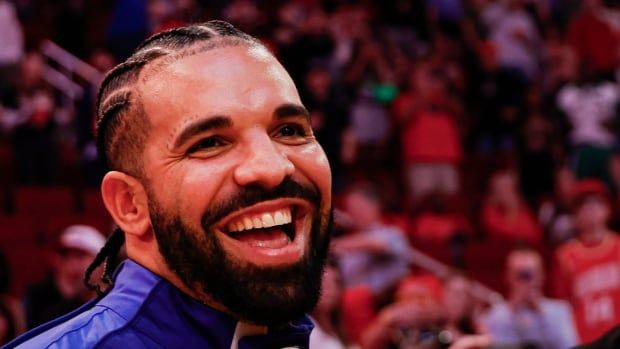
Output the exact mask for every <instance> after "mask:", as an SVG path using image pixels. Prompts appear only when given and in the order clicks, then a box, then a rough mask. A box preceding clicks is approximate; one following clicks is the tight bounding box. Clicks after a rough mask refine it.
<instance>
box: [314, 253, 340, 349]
mask: <svg viewBox="0 0 620 349" xmlns="http://www.w3.org/2000/svg"><path fill="white" fill-rule="evenodd" d="M341 295H342V279H341V276H340V272H339V270H338V266H337V265H336V263H329V261H328V263H327V265H326V266H325V271H324V272H323V283H322V288H321V298H320V299H319V302H318V303H317V305H316V307H315V308H314V311H313V312H312V314H311V316H312V320H313V322H314V325H315V327H314V330H312V334H311V335H310V347H312V348H321V349H344V348H345V345H344V343H343V340H342V329H341V327H340V326H341V325H340V301H341Z"/></svg>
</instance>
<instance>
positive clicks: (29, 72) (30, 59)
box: [20, 53, 44, 86]
mask: <svg viewBox="0 0 620 349" xmlns="http://www.w3.org/2000/svg"><path fill="white" fill-rule="evenodd" d="M43 68H44V63H43V58H42V57H41V55H40V54H38V53H30V54H28V55H26V56H25V57H24V59H23V60H22V62H21V66H20V81H22V83H23V85H24V86H32V85H35V84H37V83H38V82H40V81H41V79H42V78H43Z"/></svg>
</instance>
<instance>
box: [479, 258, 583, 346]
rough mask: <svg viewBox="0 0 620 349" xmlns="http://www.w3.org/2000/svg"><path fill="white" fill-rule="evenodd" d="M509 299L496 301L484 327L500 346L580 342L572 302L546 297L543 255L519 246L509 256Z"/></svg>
mask: <svg viewBox="0 0 620 349" xmlns="http://www.w3.org/2000/svg"><path fill="white" fill-rule="evenodd" d="M505 276H506V282H507V284H508V301H507V302H499V303H496V304H493V306H492V307H491V308H490V309H489V310H488V311H487V312H486V314H484V316H482V321H481V322H482V327H483V329H484V330H485V332H487V333H488V334H489V335H490V336H491V338H492V341H493V344H494V345H496V346H500V347H504V346H505V347H510V348H530V347H531V348H544V349H566V348H570V347H573V346H574V345H576V344H577V332H576V330H575V325H574V322H573V315H572V310H571V308H570V305H569V304H568V303H566V302H565V301H563V300H557V299H551V298H547V297H545V296H544V293H543V287H544V277H545V276H544V266H543V261H542V257H541V256H540V254H539V253H538V252H537V251H536V250H533V249H528V248H522V249H517V250H514V251H512V252H510V253H509V254H508V256H507V257H506V273H505Z"/></svg>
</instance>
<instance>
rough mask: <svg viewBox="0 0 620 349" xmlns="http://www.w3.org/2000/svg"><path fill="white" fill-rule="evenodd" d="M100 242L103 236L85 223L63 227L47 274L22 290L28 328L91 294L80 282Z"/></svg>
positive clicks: (102, 243)
mask: <svg viewBox="0 0 620 349" xmlns="http://www.w3.org/2000/svg"><path fill="white" fill-rule="evenodd" d="M104 243H105V238H104V237H103V235H102V234H101V233H100V232H99V231H98V230H97V229H95V228H93V227H90V226H87V225H72V226H70V227H67V228H66V229H64V230H63V232H62V234H61V235H60V236H59V238H58V241H57V242H56V246H55V247H54V249H53V251H52V252H51V255H50V265H51V267H52V270H51V274H50V275H49V277H48V278H47V279H45V280H44V281H43V282H41V283H40V284H37V285H33V286H32V287H31V288H30V289H29V290H28V291H27V293H26V296H25V299H24V307H25V310H26V322H27V327H28V328H34V327H36V326H39V325H41V324H43V323H44V322H47V321H50V320H52V319H54V318H56V317H58V316H60V315H64V314H66V313H68V312H70V311H72V310H73V309H75V308H77V307H78V306H80V305H81V304H83V303H85V302H86V301H87V300H89V299H90V298H92V297H93V296H94V292H93V291H92V290H89V289H88V288H86V286H85V285H84V283H83V279H84V272H85V271H86V268H87V267H88V265H89V264H90V263H91V262H92V260H93V258H94V257H95V255H96V254H97V252H99V250H100V249H101V248H102V247H103V245H104Z"/></svg>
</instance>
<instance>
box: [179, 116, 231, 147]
mask: <svg viewBox="0 0 620 349" xmlns="http://www.w3.org/2000/svg"><path fill="white" fill-rule="evenodd" d="M232 125H233V122H232V119H231V118H230V117H229V116H225V115H214V116H210V117H208V118H201V119H199V120H197V121H195V122H192V123H190V124H189V125H188V126H186V127H185V128H184V129H183V131H181V133H180V134H179V136H177V138H176V140H175V141H174V148H177V147H179V146H181V145H182V144H183V143H185V142H186V141H187V140H188V139H190V138H192V137H194V136H195V135H197V134H200V133H203V132H207V131H210V130H213V129H220V128H226V127H232Z"/></svg>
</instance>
